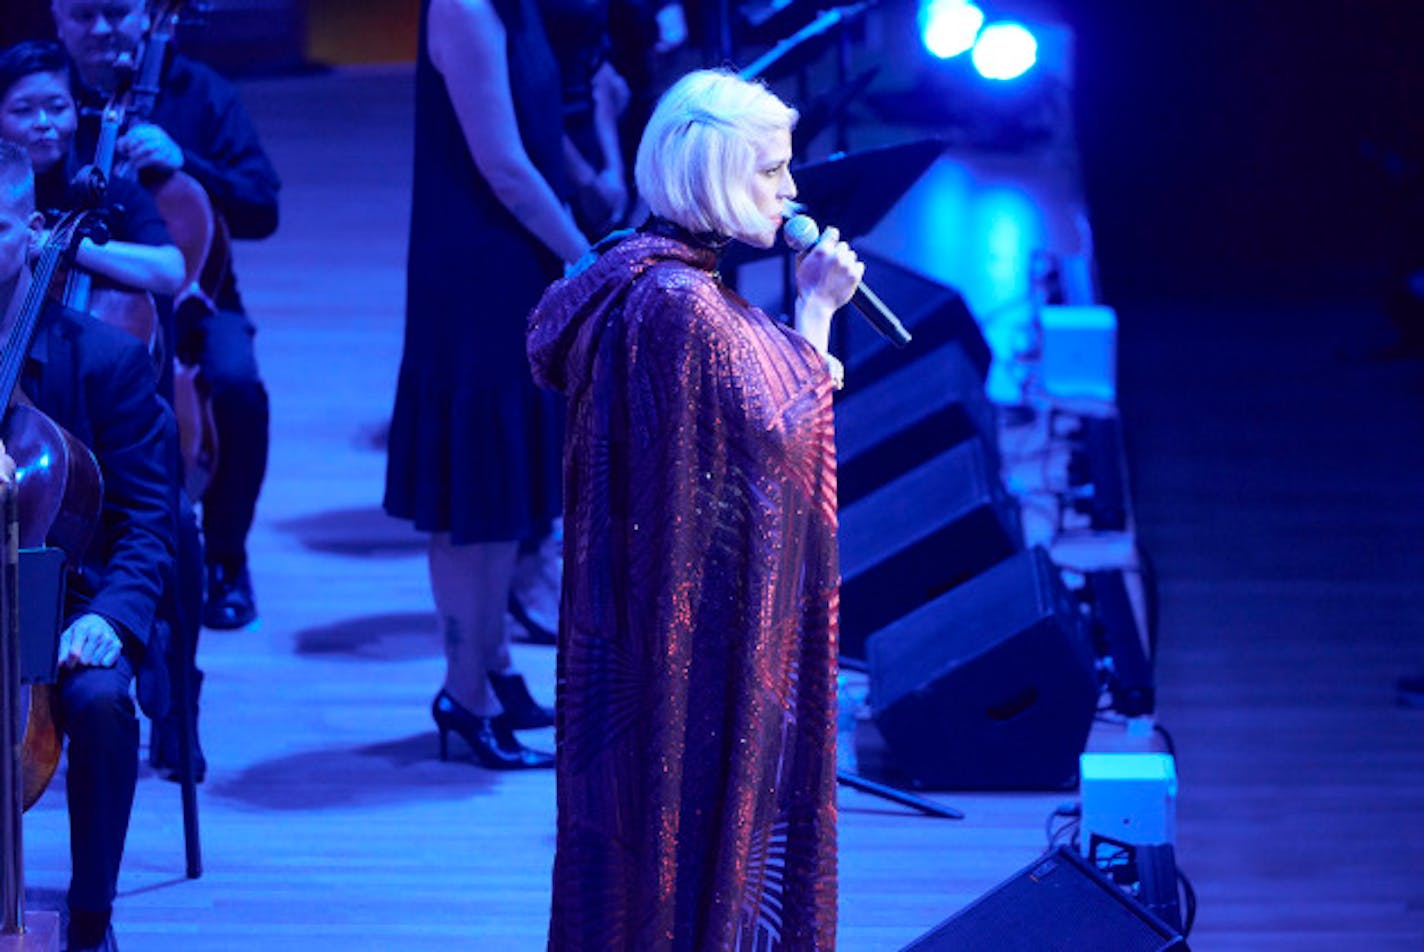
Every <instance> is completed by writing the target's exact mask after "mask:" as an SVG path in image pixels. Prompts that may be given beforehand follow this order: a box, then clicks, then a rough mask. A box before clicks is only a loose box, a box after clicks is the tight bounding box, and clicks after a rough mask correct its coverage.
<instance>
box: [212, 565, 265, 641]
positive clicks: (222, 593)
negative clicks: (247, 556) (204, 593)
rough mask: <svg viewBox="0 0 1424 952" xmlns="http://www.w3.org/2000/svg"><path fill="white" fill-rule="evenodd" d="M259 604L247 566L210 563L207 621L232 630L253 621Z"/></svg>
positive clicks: (216, 626) (226, 629) (225, 629)
mask: <svg viewBox="0 0 1424 952" xmlns="http://www.w3.org/2000/svg"><path fill="white" fill-rule="evenodd" d="M256 617H257V603H256V601H255V600H254V599H253V597H252V579H251V577H250V576H249V575H248V574H247V568H246V567H245V566H244V567H243V568H241V569H232V568H230V567H228V566H226V565H221V564H215V565H210V566H208V598H207V602H206V603H205V604H204V605H203V624H204V625H205V626H207V627H208V628H218V629H222V630H224V631H229V630H231V629H233V628H242V627H244V626H246V625H250V624H252V621H253V620H254V619H255V618H256Z"/></svg>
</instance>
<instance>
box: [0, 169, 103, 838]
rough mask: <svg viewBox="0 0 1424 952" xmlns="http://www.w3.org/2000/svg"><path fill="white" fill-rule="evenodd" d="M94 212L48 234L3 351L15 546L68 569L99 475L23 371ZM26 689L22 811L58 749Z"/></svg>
mask: <svg viewBox="0 0 1424 952" xmlns="http://www.w3.org/2000/svg"><path fill="white" fill-rule="evenodd" d="M100 193H102V189H101V190H100ZM93 197H94V198H96V199H97V196H93ZM92 214H93V213H92V211H91V210H89V209H87V208H86V209H80V210H78V211H73V212H70V213H69V214H67V215H65V216H64V217H63V218H62V219H60V221H59V222H58V223H57V224H55V225H54V227H53V228H52V229H51V230H50V234H49V238H48V240H47V241H46V242H45V245H44V248H43V249H42V250H41V252H40V255H39V259H38V261H37V262H36V263H35V266H34V268H33V270H32V272H31V273H30V283H29V287H28V288H27V289H25V296H24V300H23V303H22V304H21V306H20V309H19V311H18V312H17V313H16V315H15V319H14V321H13V323H12V324H11V326H10V333H9V335H8V337H7V338H6V340H5V343H4V349H3V351H0V395H3V396H4V398H5V410H4V417H3V419H0V439H3V440H4V443H5V449H6V451H7V452H8V453H9V454H10V456H11V458H12V459H14V461H15V492H16V498H17V505H18V509H19V514H20V538H19V544H20V545H21V546H22V547H25V548H31V547H37V546H42V545H52V546H55V547H57V548H60V549H62V550H63V551H64V553H65V558H66V561H67V562H68V563H69V564H70V565H78V564H80V562H81V561H82V560H83V557H84V550H85V549H86V548H87V547H88V545H89V541H90V539H91V538H92V537H93V534H94V529H95V526H96V525H97V523H98V519H99V510H100V506H101V505H102V502H103V497H104V480H103V476H102V474H101V473H100V471H99V464H98V461H97V460H95V458H94V454H93V453H92V452H91V451H90V450H89V448H88V447H87V446H85V445H84V444H83V443H81V442H79V440H77V439H75V438H74V436H72V435H71V434H70V433H68V432H67V431H66V430H65V429H64V428H63V427H61V426H60V425H59V424H57V423H55V422H54V421H53V420H51V419H50V418H49V417H48V416H46V415H45V414H44V413H42V412H40V410H39V409H38V408H36V407H35V406H34V405H33V404H31V403H30V401H29V400H28V398H27V397H26V396H25V393H24V391H23V390H22V389H20V374H21V372H22V371H23V370H24V365H25V360H26V358H27V356H28V355H29V351H30V345H31V343H33V341H34V336H35V331H36V330H37V329H38V328H39V320H40V314H41V312H42V311H43V309H44V306H45V303H46V298H47V296H48V290H49V286H50V282H51V281H52V280H53V278H54V275H55V271H56V270H57V269H58V267H59V265H60V262H61V260H63V259H64V258H65V257H67V256H70V255H72V254H73V252H74V248H75V247H76V245H77V243H78V241H79V238H80V237H81V235H82V234H83V233H84V231H85V229H86V228H87V227H89V225H90V220H91V218H92ZM18 290H19V289H18V288H17V291H18ZM28 691H29V697H28V698H27V699H23V702H22V703H23V704H24V706H25V708H26V710H27V712H28V714H27V717H26V721H25V731H24V739H23V742H22V744H21V752H20V759H21V772H22V776H23V786H24V809H26V810H28V809H29V808H30V807H31V806H32V805H33V804H34V802H35V801H36V800H38V799H39V797H40V794H41V793H43V792H44V789H45V787H46V786H47V785H48V784H49V781H50V779H51V778H52V777H53V776H54V772H55V770H56V768H57V767H58V766H59V755H60V750H61V745H62V742H61V739H60V735H59V730H58V727H57V725H56V723H55V719H54V695H53V689H52V688H51V687H50V686H48V685H34V686H31V687H30V688H29V689H28Z"/></svg>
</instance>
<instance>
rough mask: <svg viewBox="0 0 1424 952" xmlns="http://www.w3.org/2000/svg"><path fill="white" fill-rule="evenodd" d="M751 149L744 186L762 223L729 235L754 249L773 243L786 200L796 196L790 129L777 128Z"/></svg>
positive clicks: (779, 226)
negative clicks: (753, 157)
mask: <svg viewBox="0 0 1424 952" xmlns="http://www.w3.org/2000/svg"><path fill="white" fill-rule="evenodd" d="M755 148H756V161H755V162H754V163H753V164H752V180H751V183H750V185H749V186H747V187H748V189H749V194H750V195H751V199H752V202H753V203H754V204H755V205H756V208H757V211H758V212H760V213H761V215H762V218H763V219H764V222H765V223H764V224H763V225H761V227H758V228H756V229H755V230H749V231H747V232H746V233H744V234H735V235H732V237H733V238H736V239H737V240H738V241H742V242H745V243H746V244H749V245H753V246H755V247H757V248H770V247H771V246H772V245H774V244H776V232H777V230H778V229H780V228H781V220H782V215H783V213H784V211H785V209H786V203H787V202H788V201H789V200H791V199H793V198H795V197H796V183H795V182H794V181H792V180H791V130H790V129H789V128H787V129H781V130H778V131H777V132H775V133H773V134H772V135H770V136H767V137H766V138H764V139H761V140H759V141H758V142H756V143H755Z"/></svg>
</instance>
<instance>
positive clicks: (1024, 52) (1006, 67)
mask: <svg viewBox="0 0 1424 952" xmlns="http://www.w3.org/2000/svg"><path fill="white" fill-rule="evenodd" d="M971 58H972V59H973V60H974V68H975V69H977V70H978V71H979V75H980V76H983V77H984V78H985V79H1017V78H1018V77H1020V76H1022V75H1023V74H1024V73H1026V72H1028V71H1029V70H1030V69H1031V68H1032V67H1033V64H1034V63H1036V62H1038V40H1036V39H1034V36H1033V34H1032V33H1030V32H1029V31H1028V29H1027V28H1026V27H1024V26H1023V25H1022V24H1019V23H991V24H989V25H988V26H986V27H984V30H983V32H982V33H980V34H979V39H978V41H977V42H975V44H974V52H973V53H972V54H971Z"/></svg>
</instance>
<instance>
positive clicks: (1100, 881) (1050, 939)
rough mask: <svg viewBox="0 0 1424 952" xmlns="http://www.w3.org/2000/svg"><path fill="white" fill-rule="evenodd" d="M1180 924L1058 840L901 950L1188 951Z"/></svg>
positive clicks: (928, 951) (960, 951)
mask: <svg viewBox="0 0 1424 952" xmlns="http://www.w3.org/2000/svg"><path fill="white" fill-rule="evenodd" d="M1186 950H1187V943H1186V940H1185V939H1183V938H1182V936H1181V935H1180V934H1179V932H1178V930H1177V929H1175V928H1173V927H1172V926H1169V925H1168V924H1167V923H1165V922H1163V921H1162V920H1161V919H1158V918H1157V917H1156V916H1154V915H1153V914H1152V913H1151V912H1149V911H1148V910H1147V909H1145V908H1143V907H1142V906H1141V905H1139V904H1138V903H1137V902H1135V901H1133V899H1132V898H1131V897H1129V896H1127V895H1126V894H1125V893H1123V891H1122V890H1121V889H1119V888H1118V887H1117V886H1115V885H1113V884H1112V883H1111V882H1110V881H1109V880H1108V879H1107V878H1106V877H1104V876H1103V875H1102V874H1101V873H1099V872H1098V871H1097V870H1096V869H1094V868H1093V866H1092V864H1091V863H1089V862H1088V861H1087V860H1085V859H1083V857H1081V856H1079V855H1078V854H1077V853H1075V852H1073V851H1072V850H1070V849H1068V848H1067V847H1064V846H1060V847H1058V848H1057V849H1055V850H1054V851H1053V852H1051V853H1047V854H1045V855H1044V856H1040V857H1039V858H1038V859H1036V860H1034V861H1033V862H1032V863H1030V864H1029V865H1028V866H1025V867H1024V868H1023V869H1021V870H1019V871H1018V872H1017V873H1015V874H1014V875H1013V876H1011V877H1010V878H1009V879H1007V880H1005V881H1004V882H1002V883H1000V884H999V885H997V886H995V887H994V888H993V889H991V890H989V892H987V893H985V894H984V895H983V896H981V897H979V898H978V899H976V900H974V902H972V903H970V904H969V905H968V906H965V907H964V908H963V909H962V910H960V911H959V912H957V913H955V914H954V915H953V916H950V917H949V918H948V919H946V920H945V921H944V922H942V923H940V924H939V925H938V926H936V927H935V928H934V929H932V930H930V931H929V932H928V933H926V934H925V935H922V936H920V937H919V938H918V939H916V940H915V941H914V942H911V943H910V944H909V945H907V946H905V948H904V949H902V950H901V952H1186Z"/></svg>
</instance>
